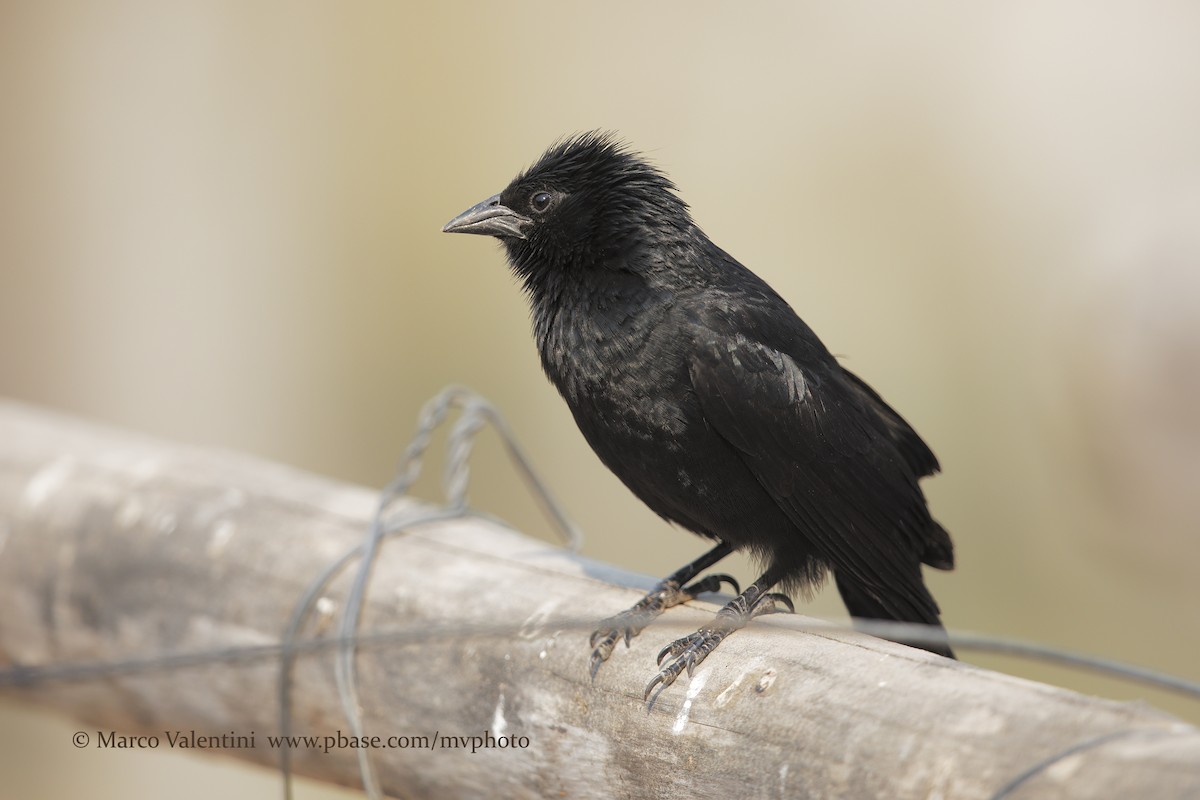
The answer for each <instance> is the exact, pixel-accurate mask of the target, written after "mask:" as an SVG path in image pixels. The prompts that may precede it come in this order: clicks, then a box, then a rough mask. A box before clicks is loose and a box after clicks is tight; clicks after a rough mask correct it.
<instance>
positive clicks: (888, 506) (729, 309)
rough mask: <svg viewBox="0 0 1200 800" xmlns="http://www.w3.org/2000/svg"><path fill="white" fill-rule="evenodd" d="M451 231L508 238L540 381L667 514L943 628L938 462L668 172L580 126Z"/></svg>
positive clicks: (862, 612)
mask: <svg viewBox="0 0 1200 800" xmlns="http://www.w3.org/2000/svg"><path fill="white" fill-rule="evenodd" d="M446 230H448V231H452V232H453V231H462V232H471V233H485V234H490V235H494V236H497V237H498V238H500V240H501V241H502V242H503V243H504V246H505V250H506V253H507V256H508V260H509V263H510V264H511V266H512V268H513V270H514V271H515V273H516V274H517V275H518V276H519V277H520V278H521V280H522V281H523V284H524V288H525V290H526V292H527V293H528V295H529V299H530V302H531V305H532V309H533V327H534V336H535V339H536V342H537V346H538V351H539V353H540V355H541V361H542V366H543V367H544V369H545V371H546V374H547V375H548V376H549V377H550V380H551V381H552V382H553V383H554V385H555V386H556V387H557V388H558V390H559V392H560V393H561V394H562V396H563V398H564V399H565V400H566V402H567V404H568V406H569V407H570V409H571V412H572V413H573V415H574V417H575V421H576V422H577V423H578V425H579V428H580V430H581V431H582V432H583V435H584V436H585V437H586V439H587V441H588V443H589V444H590V445H591V446H592V448H593V449H594V450H595V451H596V454H597V455H598V456H599V457H600V459H601V460H602V461H603V462H604V463H605V464H606V465H607V466H608V468H609V469H611V470H612V471H613V472H614V473H615V474H616V475H617V477H619V478H620V479H621V480H622V481H623V482H624V483H625V485H626V486H628V487H629V489H630V490H631V491H632V492H633V493H634V494H635V495H637V496H638V497H639V498H640V499H641V500H642V501H643V502H645V503H646V504H647V505H648V506H649V507H650V508H652V509H653V510H654V511H655V512H657V513H658V514H660V515H661V516H663V517H665V518H666V519H668V520H671V521H673V522H676V523H678V524H679V525H681V526H683V527H685V528H687V529H689V530H691V531H694V532H695V533H698V534H700V535H701V536H705V537H708V538H710V539H713V540H714V541H718V542H725V543H728V544H729V545H730V546H732V548H733V549H748V550H750V551H752V552H753V553H754V554H755V555H757V556H758V557H759V559H760V560H762V562H763V563H764V566H765V567H766V568H768V575H764V579H767V580H766V583H774V582H775V580H776V579H777V580H778V582H779V583H780V584H781V585H782V586H783V587H785V588H787V589H789V590H795V589H803V588H806V587H808V586H811V585H814V584H815V583H816V582H818V581H820V580H821V579H822V578H823V577H824V576H825V574H826V573H827V572H828V571H832V572H833V573H834V575H835V577H836V582H837V586H838V589H839V591H840V592H841V595H842V597H843V599H844V601H845V602H846V605H847V607H848V608H849V610H850V612H851V614H852V615H854V616H858V617H868V618H877V619H889V620H900V621H907V622H918V623H926V624H930V625H938V624H940V623H939V620H938V607H937V604H936V603H935V602H934V600H933V597H932V596H931V595H930V594H929V592H928V590H927V589H926V588H925V585H924V582H923V580H922V576H921V564H922V563H925V564H928V565H931V566H934V567H938V568H940V569H949V568H951V567H952V566H953V563H954V554H953V547H952V545H951V542H950V537H949V536H948V535H947V533H946V531H945V530H944V529H943V528H942V527H941V526H940V525H938V523H937V522H935V521H934V520H933V519H932V517H931V516H930V514H929V511H928V509H927V507H926V503H925V497H924V495H923V494H922V492H921V489H920V487H919V485H918V480H919V479H920V478H921V477H923V476H926V475H930V474H932V473H934V472H936V471H937V469H938V463H937V459H936V458H935V457H934V455H933V453H932V452H931V451H930V450H929V448H928V447H927V446H926V445H925V443H924V442H923V441H922V440H921V438H920V437H919V436H918V435H917V434H916V433H915V432H914V431H913V429H912V428H911V427H910V426H909V425H908V423H906V422H905V421H904V420H903V419H902V418H901V417H900V415H899V414H897V413H896V412H895V411H894V410H892V408H891V407H889V406H888V405H887V404H886V403H885V402H884V401H883V400H882V399H881V398H880V397H879V396H878V395H877V394H876V393H875V392H874V391H872V390H871V388H870V387H868V386H867V385H866V384H865V383H864V382H863V381H861V380H860V379H859V378H858V377H856V376H855V375H853V374H852V373H850V372H849V371H847V370H845V369H843V368H842V367H841V366H840V365H839V364H838V363H837V361H836V360H835V359H834V358H833V356H832V355H830V353H829V351H828V350H827V349H826V348H825V346H824V345H823V344H822V343H821V341H820V340H819V339H818V338H817V336H816V334H814V333H813V332H812V330H811V329H809V327H808V326H807V325H806V324H805V323H804V322H803V321H802V320H801V319H800V318H799V317H798V316H797V315H796V314H795V312H794V311H793V310H792V309H791V307H790V306H789V305H788V304H787V303H786V302H785V301H784V300H783V299H782V298H781V297H779V295H777V294H776V293H775V292H774V291H773V290H772V289H771V287H769V286H768V285H767V284H766V283H765V282H764V281H762V280H761V279H760V278H759V277H758V276H756V275H755V274H754V273H752V272H750V271H749V270H748V269H746V268H745V267H743V266H742V265H741V264H740V263H738V262H737V261H736V260H735V259H734V258H733V257H732V256H730V255H728V254H727V253H725V251H723V250H721V249H720V248H719V247H717V246H716V245H715V244H713V243H712V242H711V241H710V240H709V239H708V237H707V236H706V235H705V234H704V233H703V232H702V231H701V230H700V229H699V228H698V227H697V226H696V225H695V224H694V223H693V222H692V219H691V216H690V214H689V213H688V208H687V205H686V204H685V203H684V202H683V201H682V200H680V199H679V197H678V196H677V195H676V193H675V187H674V185H673V184H672V183H671V182H670V180H668V179H667V178H666V177H665V176H664V175H663V174H662V173H661V172H660V171H658V170H657V169H656V168H654V167H652V166H650V165H649V164H647V163H646V162H645V161H643V160H642V159H641V158H639V157H637V156H636V155H634V154H633V153H631V152H630V151H629V150H628V149H626V148H625V147H623V146H621V145H620V144H618V143H616V142H615V141H614V140H613V139H612V138H611V137H609V136H607V135H604V134H598V133H590V134H584V135H582V136H578V137H575V138H572V139H568V140H565V141H563V142H560V143H559V144H557V145H555V146H553V147H552V148H551V149H550V150H548V151H547V152H546V153H545V154H544V155H543V156H542V158H541V159H540V160H539V161H538V162H537V163H536V164H535V165H534V166H533V167H531V168H530V169H528V170H527V171H526V172H525V173H523V174H522V175H520V176H518V177H517V178H516V179H514V180H513V181H512V183H510V184H509V186H508V187H507V188H506V189H505V190H504V191H503V192H502V193H501V194H499V195H497V196H496V197H493V198H489V199H488V200H486V201H484V202H483V203H481V204H479V205H478V206H476V207H474V208H473V209H470V210H468V211H467V212H464V214H463V215H460V216H459V217H458V218H456V219H455V220H452V221H451V222H450V223H449V224H448V225H447V226H446ZM768 576H769V577H768ZM682 580H683V581H686V580H690V577H684V578H683V579H682ZM760 583H764V581H760ZM759 588H760V589H762V590H764V591H765V590H766V589H769V588H770V586H769V585H763V586H761V587H759ZM760 595H761V592H760ZM683 599H686V598H683ZM754 602H757V601H756V600H754V598H752V599H751V602H750V606H753V605H754ZM744 610H745V609H743V611H744ZM629 627H630V626H628V625H627V626H626V627H625V628H620V626H619V625H618V628H620V630H628V628H629ZM735 627H736V626H735ZM639 630H640V628H639ZM634 632H636V631H634ZM681 641H682V640H681ZM718 641H719V639H718ZM680 646H681V647H682V646H683V645H680ZM712 646H715V644H713V645H712ZM926 647H927V649H930V650H933V651H934V652H941V653H944V654H946V655H949V654H950V653H949V649H948V648H946V647H944V646H939V645H926ZM609 649H610V650H611V647H610V648H609ZM710 649H711V648H710ZM607 655H608V653H607V652H606V653H604V654H603V656H602V658H600V660H603V658H607ZM704 655H707V651H706V652H704V653H703V654H701V655H700V656H699V657H700V658H703V656H704ZM691 665H692V664H691V663H690V662H689V663H687V664H685V665H683V666H686V667H688V668H690V667H691ZM597 666H598V664H597ZM677 672H678V670H676V673H677ZM673 678H674V676H673V675H672V676H671V678H670V679H671V680H673ZM666 682H667V683H669V682H670V680H667V681H666Z"/></svg>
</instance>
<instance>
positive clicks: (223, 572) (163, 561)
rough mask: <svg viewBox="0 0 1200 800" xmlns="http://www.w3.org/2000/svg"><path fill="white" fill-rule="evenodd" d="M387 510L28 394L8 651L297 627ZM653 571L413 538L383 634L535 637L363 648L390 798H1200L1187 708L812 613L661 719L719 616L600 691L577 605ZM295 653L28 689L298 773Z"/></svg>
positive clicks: (328, 767)
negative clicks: (691, 650) (284, 688)
mask: <svg viewBox="0 0 1200 800" xmlns="http://www.w3.org/2000/svg"><path fill="white" fill-rule="evenodd" d="M375 502H376V501H375V496H374V494H373V493H372V492H370V491H367V490H365V489H361V488H356V487H350V486H345V485H342V484H338V483H335V482H333V481H330V480H325V479H322V478H317V477H313V476H311V475H307V474H304V473H301V472H298V471H296V470H293V469H288V468H285V467H281V466H277V465H273V464H268V463H265V462H262V461H259V460H256V459H252V458H248V457H245V456H240V455H233V454H229V453H224V452H214V451H211V450H201V449H195V448H184V447H179V446H173V445H169V444H163V443H160V442H155V441H152V440H149V439H146V438H143V437H138V436H135V435H132V434H128V433H123V432H115V431H111V430H106V429H103V428H100V427H97V426H93V425H89V424H85V423H82V422H79V421H76V420H73V419H70V418H67V417H63V416H59V415H54V414H50V413H47V412H44V411H38V410H34V409H31V408H28V407H24V406H21V405H17V404H12V403H0V608H3V609H4V612H3V617H2V618H0V665H6V666H11V665H14V664H15V665H25V666H36V665H50V664H64V663H72V662H81V661H90V660H114V661H115V660H124V659H130V658H137V657H146V656H153V655H156V654H163V653H174V652H187V651H200V650H206V649H211V648H223V647H229V646H233V645H261V644H270V643H273V642H276V641H278V639H279V637H280V634H281V632H282V631H283V630H284V628H285V626H286V623H287V620H288V617H289V615H290V613H291V611H292V608H293V606H294V604H295V603H296V601H297V598H298V597H299V596H300V594H301V593H302V592H303V590H304V588H305V587H306V585H307V584H308V582H309V581H310V580H311V579H312V578H313V577H314V576H315V575H317V574H318V573H319V572H320V571H321V570H322V569H323V568H324V567H325V566H326V565H327V564H328V563H330V562H331V561H332V560H333V559H335V558H337V557H338V556H339V555H341V554H342V553H343V552H345V551H346V550H348V549H349V548H351V547H353V546H354V545H355V544H356V543H357V542H359V541H360V540H361V538H362V536H363V531H364V530H365V529H366V526H367V522H368V520H369V518H370V516H371V514H372V512H373V509H374V506H375ZM618 584H624V585H618ZM649 584H650V581H648V580H646V579H645V578H641V577H638V576H631V575H628V574H624V573H621V572H619V571H616V570H614V569H613V568H611V567H607V566H604V565H601V564H597V563H595V562H591V561H588V560H587V559H584V558H579V557H576V556H572V555H570V554H568V553H566V552H564V551H562V550H560V549H558V548H556V547H553V546H551V545H548V544H546V543H543V542H540V541H536V540H533V539H529V538H526V537H524V536H521V535H519V534H516V533H513V532H511V531H508V530H505V529H502V528H500V527H498V526H495V525H489V524H486V523H482V522H478V521H470V522H456V523H450V524H440V525H437V526H431V527H429V528H425V529H421V530H417V531H414V532H412V533H410V534H406V535H403V536H401V537H399V538H395V539H392V540H390V541H388V542H387V543H386V544H385V546H384V549H383V553H382V556H381V559H380V561H379V563H378V565H377V567H376V568H375V571H374V575H373V579H372V583H371V591H370V592H369V597H368V603H367V607H366V608H365V610H364V614H363V630H364V631H379V630H398V629H402V628H409V629H411V628H426V629H436V628H438V627H439V626H443V627H444V626H446V625H453V626H463V625H475V624H491V623H495V624H497V625H500V626H504V627H507V628H510V629H512V628H519V633H518V634H516V635H497V636H487V635H460V636H451V637H444V638H433V639H430V640H427V641H424V642H406V643H403V644H391V645H388V646H386V647H378V648H367V649H365V650H364V651H363V652H361V653H360V655H359V659H358V664H359V670H360V675H361V678H360V699H361V703H362V706H363V710H364V715H365V725H366V731H367V733H369V734H378V735H380V736H384V737H386V736H398V737H410V742H409V744H410V747H409V748H407V749H401V748H392V749H378V750H373V751H372V757H373V761H374V763H375V765H376V767H377V769H378V772H379V775H380V779H381V783H382V786H383V787H384V789H385V790H386V791H388V792H389V793H391V794H393V795H396V796H400V797H412V798H419V797H429V798H453V797H463V798H474V797H536V798H541V797H571V798H592V797H594V798H611V797H686V798H696V799H699V798H776V797H820V798H826V797H854V798H860V797H861V798H866V797H886V798H909V797H912V798H928V797H944V798H990V797H999V796H1004V797H1013V798H1043V797H1089V798H1103V797H1112V798H1128V797H1154V798H1176V797H1197V796H1200V732H1198V731H1197V730H1196V729H1195V728H1193V727H1191V726H1188V725H1186V724H1183V723H1181V722H1179V721H1178V720H1175V719H1174V718H1172V717H1169V716H1167V715H1165V714H1162V713H1160V712H1157V711H1155V710H1153V709H1150V708H1148V707H1145V706H1141V705H1137V704H1122V703H1114V702H1110V701H1106V700H1101V699H1097V698H1092V697H1086V696H1083V695H1079V694H1075V693H1072V692H1069V691H1065V690H1062V689H1057V688H1054V687H1050V686H1045V685H1041V684H1036V683H1032V682H1029V681H1025V680H1020V679H1017V678H1013V677H1009V676H1006V675H1003V674H999V673H995V672H989V671H986V670H980V669H976V668H972V667H970V666H968V665H964V664H961V663H955V662H951V661H946V660H943V659H941V658H938V657H935V656H931V655H929V654H926V653H924V652H922V651H919V650H913V649H909V648H906V647H902V646H899V645H894V644H891V643H888V642H883V641H880V640H876V639H872V638H869V637H866V636H862V635H858V634H852V633H821V634H814V633H809V632H797V631H794V630H793V631H789V630H788V629H789V628H793V627H797V626H798V625H799V624H802V623H803V620H802V619H801V618H793V617H788V616H785V615H777V616H773V617H770V618H767V619H762V620H758V621H756V622H755V623H754V624H753V625H752V626H751V627H749V628H747V629H746V630H743V631H741V632H739V633H738V634H737V635H735V636H733V637H731V638H730V639H729V640H728V641H727V642H726V643H725V644H723V645H722V646H721V648H720V650H718V651H717V652H716V653H715V654H714V655H713V656H712V657H710V658H709V659H708V661H707V662H705V663H704V664H703V665H702V666H701V668H700V669H698V670H697V673H696V676H695V678H694V679H693V680H692V681H690V682H689V681H688V680H687V679H686V677H684V678H682V679H681V680H680V681H679V683H678V684H677V685H676V686H674V687H672V689H670V690H669V691H667V692H665V693H664V694H663V695H662V696H661V698H660V699H659V701H658V703H657V704H656V705H655V707H654V709H653V711H652V712H650V713H647V710H646V707H645V705H644V704H643V703H642V699H641V692H642V687H643V686H644V685H645V683H646V681H647V680H648V679H649V678H650V677H651V675H652V674H653V671H654V666H653V664H654V655H655V654H656V653H657V651H658V649H659V648H660V647H662V646H663V644H665V643H666V642H668V641H670V640H671V639H672V638H674V637H676V636H678V635H681V634H682V633H683V632H686V630H690V629H692V628H694V627H695V626H697V625H699V624H700V623H702V622H703V621H704V620H705V619H706V618H707V616H708V615H710V614H711V613H712V611H713V609H714V608H715V606H713V605H711V604H707V603H693V604H692V605H691V606H690V607H687V608H679V609H675V610H672V611H670V612H668V614H667V615H666V617H664V619H663V620H662V621H660V623H659V624H656V625H653V626H651V627H650V628H649V629H648V630H647V631H646V632H645V633H643V634H642V636H641V637H639V638H638V639H635V640H634V644H633V647H632V649H631V650H628V651H627V650H625V649H624V648H618V650H617V652H616V653H615V654H614V657H613V659H612V660H611V661H610V662H609V663H608V664H607V665H606V666H605V667H604V668H603V669H602V670H601V671H600V674H599V676H598V678H597V680H596V682H595V684H594V685H593V684H591V682H590V681H589V679H588V654H589V650H588V647H587V638H588V631H587V630H582V629H574V628H567V629H560V628H558V627H556V626H555V625H553V624H552V620H553V619H555V618H574V619H579V618H585V619H586V618H597V617H601V616H605V615H607V614H609V613H612V612H614V611H616V610H619V609H620V608H623V607H625V606H627V605H629V604H630V603H632V602H633V601H634V600H636V599H637V597H639V596H640V591H639V589H644V588H645V587H646V586H648V585H649ZM345 587H346V580H344V579H343V580H340V581H338V582H337V584H336V586H335V587H334V588H333V589H331V590H330V591H329V592H327V593H326V597H327V600H326V601H325V602H323V603H322V604H321V608H322V611H323V612H325V615H324V616H322V617H321V619H319V620H318V621H317V623H316V624H315V625H314V626H310V630H309V633H311V632H312V629H313V628H316V629H321V630H328V628H329V612H331V611H332V613H335V614H336V613H339V612H340V610H341V605H340V603H341V599H342V598H343V597H344V593H345ZM666 623H674V624H666ZM332 660H333V657H332V654H331V653H329V652H324V653H320V654H316V655H309V656H306V657H304V658H302V659H301V661H300V664H299V667H298V671H297V678H296V691H295V719H296V726H295V727H296V731H297V732H298V733H304V734H313V735H316V736H320V737H323V736H330V735H333V736H335V735H336V733H337V732H338V731H339V730H340V731H342V732H343V733H345V732H347V731H348V730H349V727H348V725H347V723H346V721H345V720H344V719H343V717H342V716H341V713H340V711H339V706H338V700H337V696H336V692H335V689H334V679H333V670H332V666H331V665H332ZM276 670H277V665H276V663H275V662H273V661H266V662H262V663H253V664H246V663H238V664H233V665H215V666H207V667H202V668H190V669H182V670H177V671H172V672H167V673H162V672H155V673H150V674H135V675H130V676H125V677H119V678H115V677H110V678H105V679H98V680H90V681H83V682H72V683H54V684H49V685H44V686H40V687H34V688H23V689H19V690H17V689H9V690H8V691H9V692H19V694H20V695H21V696H24V697H27V698H29V699H31V700H33V701H35V702H39V703H42V704H44V705H47V706H52V707H56V708H59V709H62V710H64V711H66V712H67V713H70V714H71V715H73V716H74V717H76V718H78V719H79V720H81V721H85V722H86V723H87V725H88V726H89V727H87V728H85V730H89V731H91V732H92V733H93V734H95V733H98V732H100V731H117V732H118V733H121V734H148V735H157V736H158V737H159V738H160V741H161V744H160V748H166V747H167V746H168V744H167V738H166V733H165V732H166V731H177V730H182V731H191V730H193V729H195V730H196V731H197V732H198V733H201V734H211V735H218V736H219V735H221V734H234V735H243V736H244V735H247V734H249V733H250V732H251V731H253V732H254V734H255V742H256V745H257V747H256V748H255V749H252V750H250V749H242V750H239V749H217V750H214V751H213V752H214V753H219V754H223V755H229V756H235V757H241V758H247V759H252V760H256V761H259V762H262V763H264V764H275V763H277V759H278V751H277V750H275V749H273V748H272V747H270V746H269V745H268V744H267V741H266V736H267V734H269V733H274V732H276V728H277V724H276V714H277V709H276V706H275V702H274V692H275V683H276ZM485 732H490V733H491V735H493V736H497V737H498V736H501V735H507V736H510V737H527V739H528V746H527V747H524V748H519V747H518V748H511V747H510V748H498V747H497V748H490V749H479V750H477V751H476V752H471V748H470V746H469V745H468V746H467V747H466V749H462V748H453V747H446V746H442V745H444V744H445V743H446V742H445V741H444V740H442V738H441V737H446V736H456V737H457V736H467V737H470V736H483V735H484V733H485ZM415 737H428V739H429V740H430V741H432V742H433V745H432V747H431V748H422V747H420V746H419V745H420V743H421V742H422V740H421V739H419V738H415ZM96 745H97V742H96V741H93V742H92V744H91V745H90V746H96ZM1073 748H1078V749H1077V750H1076V751H1075V752H1073V753H1072V754H1070V755H1063V754H1066V753H1070V752H1072V749H1073ZM355 755H356V754H355V751H353V750H352V749H349V748H339V747H336V746H335V747H334V748H332V749H330V751H329V752H328V753H324V752H321V749H317V750H310V749H301V750H299V751H298V752H296V753H295V766H296V769H297V771H299V772H301V773H303V774H306V775H310V776H313V777H316V778H319V779H324V780H329V781H336V782H339V783H344V784H348V785H357V784H358V773H357V764H356V760H355ZM1057 756H1062V757H1061V758H1057V760H1054V759H1056V757H1057ZM1048 759H1049V760H1052V763H1047V764H1044V765H1043V766H1042V767H1041V768H1039V767H1038V765H1039V764H1042V763H1043V762H1046V761H1047V760H1048ZM64 763H65V761H64ZM1026 773H1028V775H1027V777H1026V778H1025V779H1024V780H1020V776H1022V775H1023V774H1026ZM1014 781H1016V782H1017V783H1016V784H1015V785H1013V783H1014ZM1006 786H1009V787H1011V791H1010V792H1009V793H1003V790H1004V787H1006Z"/></svg>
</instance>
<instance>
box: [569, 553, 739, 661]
mask: <svg viewBox="0 0 1200 800" xmlns="http://www.w3.org/2000/svg"><path fill="white" fill-rule="evenodd" d="M722 583H728V584H729V585H730V586H732V587H733V591H734V593H735V594H736V593H738V592H739V591H740V589H739V587H738V583H737V581H735V580H734V579H733V578H732V577H730V576H729V575H723V574H715V575H707V576H705V577H703V578H701V579H700V580H698V581H696V582H695V583H692V584H689V585H687V586H680V585H679V583H678V582H677V581H673V580H665V581H663V582H662V583H660V584H658V585H657V586H655V587H654V589H652V590H651V591H650V593H649V594H647V595H646V596H645V597H643V598H642V599H641V600H639V601H638V602H637V603H636V604H635V605H634V606H633V607H632V608H630V609H627V610H625V611H622V612H621V613H620V614H617V615H616V616H614V617H609V618H608V619H605V620H601V622H600V626H599V627H598V628H597V629H596V631H595V632H594V633H593V634H592V637H591V639H590V640H589V642H588V643H589V644H590V645H591V647H592V670H591V671H592V680H595V679H596V672H597V671H599V669H600V665H601V664H603V663H604V662H605V661H607V660H608V657H609V656H611V655H612V652H613V648H615V647H616V645H617V641H618V640H620V639H624V640H625V646H626V647H628V646H629V642H630V640H632V639H633V637H634V636H637V635H638V634H639V633H641V632H642V629H643V628H645V627H646V626H647V625H649V624H650V622H651V621H652V620H653V619H654V618H655V617H657V616H658V615H659V614H661V613H663V612H664V611H666V610H667V609H668V608H672V607H674V606H677V605H679V604H680V603H686V602H687V601H688V600H694V599H695V598H696V597H697V596H698V595H701V594H704V593H705V592H717V591H720V589H721V584H722Z"/></svg>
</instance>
